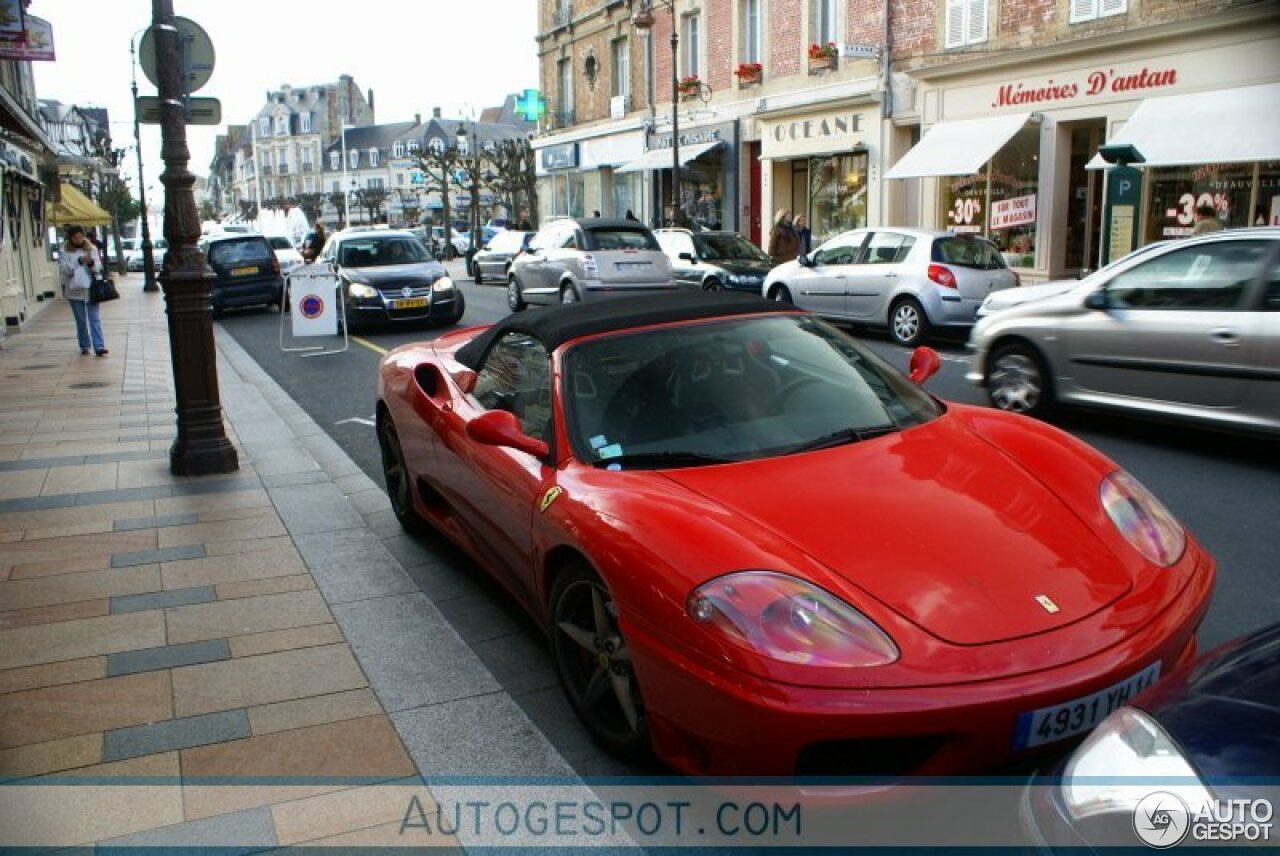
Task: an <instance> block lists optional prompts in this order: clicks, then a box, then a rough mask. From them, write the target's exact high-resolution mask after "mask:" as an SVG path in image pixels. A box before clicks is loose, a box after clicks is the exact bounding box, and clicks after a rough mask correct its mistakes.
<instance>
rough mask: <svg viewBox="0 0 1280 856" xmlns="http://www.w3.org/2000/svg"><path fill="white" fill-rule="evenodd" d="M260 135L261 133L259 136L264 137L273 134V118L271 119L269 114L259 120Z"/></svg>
mask: <svg viewBox="0 0 1280 856" xmlns="http://www.w3.org/2000/svg"><path fill="white" fill-rule="evenodd" d="M258 135H259V136H262V137H269V136H271V119H270V117H268V116H263V117H262V118H261V119H259V120H258Z"/></svg>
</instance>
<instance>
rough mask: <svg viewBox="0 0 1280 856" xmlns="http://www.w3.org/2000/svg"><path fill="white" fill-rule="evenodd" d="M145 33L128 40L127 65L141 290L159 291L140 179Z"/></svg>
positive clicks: (141, 180) (145, 196) (143, 186)
mask: <svg viewBox="0 0 1280 856" xmlns="http://www.w3.org/2000/svg"><path fill="white" fill-rule="evenodd" d="M144 32H146V28H145V27H144V28H142V29H141V30H138V32H137V33H134V34H133V36H132V37H130V39H129V65H130V68H131V70H132V74H133V82H132V84H131V87H130V88H131V89H132V91H133V142H134V145H135V146H136V147H137V150H138V209H139V210H140V211H141V213H142V290H143V291H159V290H160V286H159V285H158V284H157V283H156V261H155V255H154V253H152V247H151V225H150V223H148V222H147V220H148V218H147V192H146V190H145V189H144V188H145V187H146V182H145V181H144V180H143V178H142V130H141V125H140V122H139V118H138V63H137V49H136V43H137V39H138V33H144Z"/></svg>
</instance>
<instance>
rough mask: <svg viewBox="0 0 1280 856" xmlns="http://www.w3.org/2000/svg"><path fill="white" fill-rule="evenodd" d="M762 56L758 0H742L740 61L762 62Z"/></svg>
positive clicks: (761, 33) (762, 47)
mask: <svg viewBox="0 0 1280 856" xmlns="http://www.w3.org/2000/svg"><path fill="white" fill-rule="evenodd" d="M820 2H822V0H820ZM763 56H764V37H763V32H762V30H761V26H760V0H742V61H743V62H760V63H762V62H764V60H763V59H761V57H763Z"/></svg>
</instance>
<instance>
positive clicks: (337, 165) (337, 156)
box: [329, 152, 342, 170]
mask: <svg viewBox="0 0 1280 856" xmlns="http://www.w3.org/2000/svg"><path fill="white" fill-rule="evenodd" d="M329 169H333V170H338V169H342V152H329Z"/></svg>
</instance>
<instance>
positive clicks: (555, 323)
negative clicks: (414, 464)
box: [454, 291, 795, 371]
mask: <svg viewBox="0 0 1280 856" xmlns="http://www.w3.org/2000/svg"><path fill="white" fill-rule="evenodd" d="M794 311H795V307H793V306H789V305H787V304H784V303H777V302H775V301H772V300H765V299H764V298H763V297H757V296H755V295H752V294H725V293H724V292H714V291H688V292H677V293H674V294H673V293H671V292H665V293H662V294H648V295H643V296H639V297H611V298H607V299H604V300H593V301H590V302H587V303H574V304H570V305H568V306H549V307H546V308H542V309H535V310H533V311H532V312H522V313H519V314H513V315H508V316H507V317H506V318H504V319H502V320H501V321H499V322H498V323H497V324H494V325H493V326H492V327H490V328H489V329H488V330H485V331H484V332H483V333H481V334H480V335H479V336H476V337H475V338H474V339H472V340H471V341H470V342H468V343H467V344H465V345H463V346H462V347H461V348H459V349H458V352H457V354H456V355H455V356H454V359H456V360H457V361H458V362H460V363H462V364H463V365H464V366H466V367H468V368H470V369H474V370H476V371H479V369H480V365H481V363H483V361H484V358H485V355H486V354H487V353H488V352H489V347H490V346H491V345H492V344H493V343H494V342H496V341H498V340H499V339H501V338H502V337H503V336H505V335H507V334H508V333H512V332H516V333H526V334H528V335H530V336H532V337H533V338H535V339H537V340H538V341H540V342H542V344H543V346H544V347H545V348H546V349H547V353H551V352H552V351H554V350H555V349H556V348H558V347H560V346H561V345H563V344H564V343H565V342H568V341H571V340H573V339H578V338H581V337H582V336H592V335H595V334H598V333H615V332H618V331H620V330H631V329H634V328H636V327H647V326H649V325H651V324H666V323H670V322H676V321H697V320H700V319H703V318H719V317H721V316H733V315H759V314H762V313H769V312H794Z"/></svg>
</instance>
